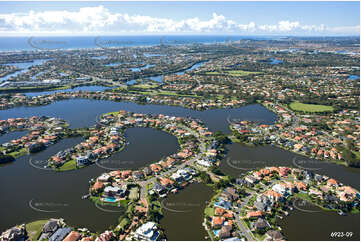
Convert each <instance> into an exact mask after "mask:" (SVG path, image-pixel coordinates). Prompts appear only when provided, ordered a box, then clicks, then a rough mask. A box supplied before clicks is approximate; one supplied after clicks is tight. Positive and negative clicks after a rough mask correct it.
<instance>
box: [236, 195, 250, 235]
mask: <svg viewBox="0 0 361 242" xmlns="http://www.w3.org/2000/svg"><path fill="white" fill-rule="evenodd" d="M254 193H255V192H252V193H251V194H250V195H249V196H247V198H246V199H245V200H244V201H243V202H242V203H241V207H240V208H237V209H236V211H237V213H236V214H235V218H236V223H237V225H238V227H239V229H240V230H241V232H242V233H243V234H244V235H245V236H246V238H247V240H249V241H253V240H254V239H253V235H252V232H251V231H250V230H249V229H248V228H247V227H246V226H245V225H244V224H243V223H242V221H241V219H240V216H239V214H240V213H241V208H243V206H245V205H246V204H247V203H248V201H249V199H250V198H251V197H252V196H253V194H254Z"/></svg>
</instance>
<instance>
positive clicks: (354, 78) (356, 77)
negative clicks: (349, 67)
mask: <svg viewBox="0 0 361 242" xmlns="http://www.w3.org/2000/svg"><path fill="white" fill-rule="evenodd" d="M348 79H350V80H353V81H354V80H357V79H360V76H358V75H350V76H349V77H348Z"/></svg>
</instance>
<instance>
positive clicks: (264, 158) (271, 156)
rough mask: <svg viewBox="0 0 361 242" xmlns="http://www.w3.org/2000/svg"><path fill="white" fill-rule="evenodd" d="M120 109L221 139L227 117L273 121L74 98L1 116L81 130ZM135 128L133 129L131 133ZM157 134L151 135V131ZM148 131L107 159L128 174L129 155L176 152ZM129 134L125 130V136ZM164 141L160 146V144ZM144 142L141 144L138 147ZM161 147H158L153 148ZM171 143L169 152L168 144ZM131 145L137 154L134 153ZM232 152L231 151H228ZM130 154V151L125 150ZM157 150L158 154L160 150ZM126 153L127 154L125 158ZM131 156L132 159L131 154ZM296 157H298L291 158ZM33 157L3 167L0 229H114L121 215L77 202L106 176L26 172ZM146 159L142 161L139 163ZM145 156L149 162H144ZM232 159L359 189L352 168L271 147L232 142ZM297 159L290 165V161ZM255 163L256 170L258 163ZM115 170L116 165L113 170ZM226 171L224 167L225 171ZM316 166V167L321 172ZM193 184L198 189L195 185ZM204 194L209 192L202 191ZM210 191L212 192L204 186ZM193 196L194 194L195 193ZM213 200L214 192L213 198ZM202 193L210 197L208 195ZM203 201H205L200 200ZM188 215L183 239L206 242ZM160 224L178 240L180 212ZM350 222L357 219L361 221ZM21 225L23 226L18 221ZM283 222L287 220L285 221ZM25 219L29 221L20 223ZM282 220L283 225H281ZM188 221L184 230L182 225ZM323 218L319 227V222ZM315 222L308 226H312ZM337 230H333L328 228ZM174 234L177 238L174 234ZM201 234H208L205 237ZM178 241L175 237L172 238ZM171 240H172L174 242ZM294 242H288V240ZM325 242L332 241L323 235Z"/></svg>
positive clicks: (44, 155)
mask: <svg viewBox="0 0 361 242" xmlns="http://www.w3.org/2000/svg"><path fill="white" fill-rule="evenodd" d="M121 109H124V110H127V111H132V112H138V113H153V114H159V113H162V114H166V115H175V116H191V117H194V118H199V119H202V120H203V121H204V122H205V124H206V125H207V126H208V127H210V129H211V130H212V131H216V130H221V131H223V132H226V133H230V131H229V128H228V126H229V124H228V122H227V118H228V117H230V118H231V119H234V118H237V119H248V120H257V121H260V120H261V121H263V122H265V123H273V122H274V121H275V120H276V119H277V116H276V115H275V114H274V113H272V112H271V111H269V110H267V109H266V108H264V107H263V106H261V105H258V104H254V105H248V106H244V107H240V108H235V109H215V110H207V111H194V110H189V109H185V108H181V107H173V106H161V105H139V104H134V103H125V102H119V103H118V102H112V101H99V100H86V99H72V100H64V101H59V102H55V103H53V104H50V105H47V106H39V107H17V108H13V109H9V110H1V111H0V115H1V118H2V119H6V118H12V117H31V116H34V114H36V115H46V116H54V117H60V118H62V119H65V120H66V121H68V122H69V124H70V127H71V128H79V127H84V126H91V125H94V124H95V120H96V119H97V117H99V116H100V115H101V114H102V113H105V112H113V111H119V110H121ZM134 130H135V129H134ZM152 131H154V132H152ZM152 131H150V132H147V131H141V129H139V130H138V131H132V129H129V133H127V136H128V137H127V141H130V145H129V146H127V147H126V148H125V149H124V150H123V151H122V152H123V155H121V153H122V152H120V153H119V156H117V155H118V154H117V155H113V156H112V157H111V158H110V159H113V158H114V159H116V160H117V159H121V158H124V160H122V161H126V162H125V163H123V164H122V163H120V164H121V165H124V167H126V168H131V163H129V164H126V163H127V162H128V161H129V158H132V159H131V161H134V160H136V159H135V158H134V157H138V158H137V159H138V160H136V162H140V163H142V162H149V164H150V163H152V162H154V159H159V158H161V157H162V155H163V152H164V154H165V155H166V154H168V152H170V154H171V153H174V152H171V151H170V148H171V147H173V146H172V145H171V144H174V141H175V140H174V137H173V136H169V137H171V138H170V139H168V138H165V137H168V136H167V134H165V133H163V132H161V131H158V132H160V133H161V135H160V136H157V135H156V133H157V131H156V130H152ZM127 132H128V131H127ZM80 140H81V139H80V138H73V139H66V140H62V141H60V142H58V143H57V144H56V145H54V146H52V147H49V149H47V150H45V151H43V152H41V153H38V154H34V155H32V156H31V157H32V158H33V160H44V159H48V158H49V157H50V156H51V155H53V154H55V153H57V152H58V151H60V150H63V149H66V148H68V147H72V146H74V145H75V144H77V143H79V142H80ZM159 140H163V141H159ZM143 141H144V143H142V142H143ZM158 143H159V144H160V147H159V149H158V148H156V147H155V146H156V145H157V144H158ZM169 144H170V146H168V145H169ZM132 145H134V149H133V148H131V147H132ZM233 146H234V147H233ZM138 147H143V149H144V151H145V152H146V153H145V155H144V156H143V155H142V154H140V153H141V152H140V150H141V149H140V148H138ZM232 147H233V148H232ZM174 149H175V150H177V146H174ZM130 150H133V151H132V152H130ZM159 151H161V152H159ZM127 152H129V153H127ZM133 152H134V153H133ZM151 154H158V155H159V154H160V156H159V157H153V156H150V155H151ZM295 157H296V159H295ZM29 158H30V156H24V157H22V158H19V159H18V160H17V161H15V162H14V163H11V164H8V165H6V166H4V167H1V169H0V182H2V184H7V186H4V187H2V188H1V189H0V191H1V192H2V194H3V195H4V198H3V199H2V200H1V202H0V203H1V205H2V206H1V207H2V208H1V209H0V212H1V214H2V215H3V216H4V217H6V218H8V219H7V220H6V221H1V222H0V230H1V231H3V230H5V229H7V228H9V227H11V226H13V225H14V224H19V223H22V222H29V221H33V220H37V219H43V218H50V217H63V218H65V220H66V221H67V222H68V223H69V224H70V225H72V226H80V227H87V228H89V229H91V230H94V231H99V232H100V231H104V230H105V229H106V228H108V227H109V226H110V225H114V224H116V221H117V218H118V217H119V215H120V214H121V212H119V213H107V212H104V211H102V210H99V209H98V208H96V207H95V205H94V204H93V203H92V202H91V201H88V200H81V199H80V198H81V196H82V195H84V194H86V193H87V192H88V183H87V181H88V180H90V179H91V178H93V177H97V176H99V175H100V174H101V173H103V172H105V171H106V170H104V169H102V168H100V167H97V166H91V167H87V168H85V169H80V170H76V171H72V172H61V173H54V172H52V171H43V170H38V169H35V168H33V167H31V166H30V165H29V163H28V161H29ZM143 158H144V159H143ZM148 158H149V159H148ZM227 158H229V159H230V161H232V160H236V162H235V163H231V164H233V166H234V165H237V166H242V167H243V165H248V166H245V167H246V169H245V170H249V169H253V168H255V167H257V166H273V165H281V166H283V165H284V166H293V167H295V164H296V165H302V166H306V167H309V168H317V170H315V172H317V173H320V174H325V175H327V176H329V177H332V178H335V179H337V180H338V181H341V182H343V183H345V184H346V185H351V186H353V187H355V188H359V183H358V181H359V169H352V168H346V167H341V166H338V165H335V164H331V163H326V162H323V161H308V162H306V163H305V162H303V161H302V160H304V157H302V156H297V155H295V154H294V153H291V152H288V151H285V150H282V149H279V148H276V147H272V146H260V147H248V146H242V145H239V144H232V145H230V147H229V152H228V155H227V157H226V159H227ZM239 160H241V161H242V160H245V162H244V163H242V162H238V161H239ZM294 160H295V162H294ZM255 164H256V165H255ZM116 165H118V164H116ZM225 165H226V166H225ZM319 168H320V169H319ZM221 170H222V171H223V172H224V173H225V174H229V175H232V174H233V175H232V176H235V177H236V176H239V174H240V171H239V169H235V168H234V167H232V166H228V167H227V163H225V162H224V161H223V162H221ZM194 185H195V184H194ZM192 186H193V185H191V186H189V187H187V188H185V189H184V190H183V191H181V192H180V193H179V194H176V195H174V198H173V195H170V196H169V197H168V198H167V199H173V200H170V201H172V202H174V203H176V204H177V203H180V204H181V203H182V202H184V201H185V200H184V197H183V195H182V194H188V193H187V191H188V190H189V189H192ZM207 188H208V187H207ZM209 189H210V191H211V188H209ZM195 190H196V189H195ZM190 191H191V192H190V193H189V194H191V195H189V196H190V197H191V198H192V199H196V200H197V199H198V200H197V201H199V199H201V200H202V199H203V200H204V201H206V200H207V199H209V198H210V196H211V195H209V198H206V197H207V196H208V195H207V194H208V193H207V194H205V195H202V194H203V190H202V189H201V190H199V192H194V191H193V190H190ZM210 194H211V193H210ZM206 195H207V196H206ZM203 200H202V201H203ZM30 201H32V204H35V205H37V206H38V207H37V208H39V209H43V210H44V209H45V210H51V211H53V210H54V211H56V212H51V213H46V212H39V211H34V210H33V209H32V208H30V207H29V202H30ZM189 201H190V202H189V203H193V202H192V200H189ZM195 209H196V210H194V212H193V213H192V216H191V218H190V217H189V216H188V215H184V217H182V219H184V221H188V222H190V221H192V222H194V223H197V225H194V226H190V227H189V228H188V227H187V228H188V230H187V234H190V235H192V237H190V239H191V240H203V239H204V236H206V234H203V232H201V233H199V231H204V229H203V228H202V229H200V228H199V224H200V225H201V223H202V222H203V210H204V208H203V210H202V209H199V208H197V207H196V208H195ZM18 213H20V214H22V215H23V216H22V218H17V217H15V216H13V215H14V214H18ZM164 215H165V216H164V218H163V219H162V221H161V223H162V225H163V224H164V229H165V232H166V234H167V236H168V239H170V240H175V239H177V240H179V239H180V237H179V236H180V235H179V224H178V223H177V219H178V218H176V217H177V216H179V215H178V214H171V212H169V211H168V212H167V211H164ZM302 216H303V215H299V214H298V213H294V212H292V213H291V215H290V216H289V218H290V219H291V218H292V219H293V218H294V219H295V220H296V221H297V220H301V221H304V223H307V222H308V220H307V219H305V220H304V219H303V217H302ZM194 217H197V218H198V217H199V218H200V219H199V220H198V219H195V218H194ZM347 217H348V216H346V217H340V216H339V215H337V214H335V216H332V217H330V218H329V219H332V220H333V221H332V222H330V224H332V225H335V226H337V225H338V223H347V221H346V220H343V219H344V218H347ZM354 217H356V218H359V215H355V216H354ZM19 219H20V220H19ZM167 219H169V220H174V221H175V222H173V223H172V222H169V223H168V222H164V221H167ZM287 219H288V217H287ZM25 220H26V221H25ZM285 221H286V220H285ZM188 222H187V223H185V224H184V226H187V224H188ZM320 222H322V220H320V221H319V223H320ZM310 224H312V223H310ZM299 226H300V225H299V224H297V223H288V224H287V225H285V227H284V231H285V233H286V236H287V232H286V230H287V229H291V230H292V229H296V228H298V229H299ZM302 226H303V227H302V228H303V229H304V231H307V229H309V230H310V232H309V233H308V239H313V236H315V233H318V229H317V226H315V225H312V226H311V225H310V228H308V225H307V228H306V227H304V226H305V225H304V224H303V225H302ZM332 229H334V230H335V231H337V227H334V228H332ZM176 233H177V234H176ZM204 233H205V231H204ZM175 236H177V237H175ZM172 238H173V239H172ZM289 239H291V238H289ZM324 239H329V238H328V237H325V238H324ZM184 240H189V239H187V238H184Z"/></svg>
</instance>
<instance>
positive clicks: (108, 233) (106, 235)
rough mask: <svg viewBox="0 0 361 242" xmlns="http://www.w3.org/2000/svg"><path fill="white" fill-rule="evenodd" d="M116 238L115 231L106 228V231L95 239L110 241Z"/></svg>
mask: <svg viewBox="0 0 361 242" xmlns="http://www.w3.org/2000/svg"><path fill="white" fill-rule="evenodd" d="M114 238H115V235H114V233H113V231H109V230H106V231H104V233H102V234H100V235H99V236H98V237H97V238H96V239H95V241H110V240H112V239H114Z"/></svg>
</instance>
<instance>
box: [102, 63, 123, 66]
mask: <svg viewBox="0 0 361 242" xmlns="http://www.w3.org/2000/svg"><path fill="white" fill-rule="evenodd" d="M121 64H124V63H122V62H114V63H110V64H106V65H105V66H119V65H121Z"/></svg>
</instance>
